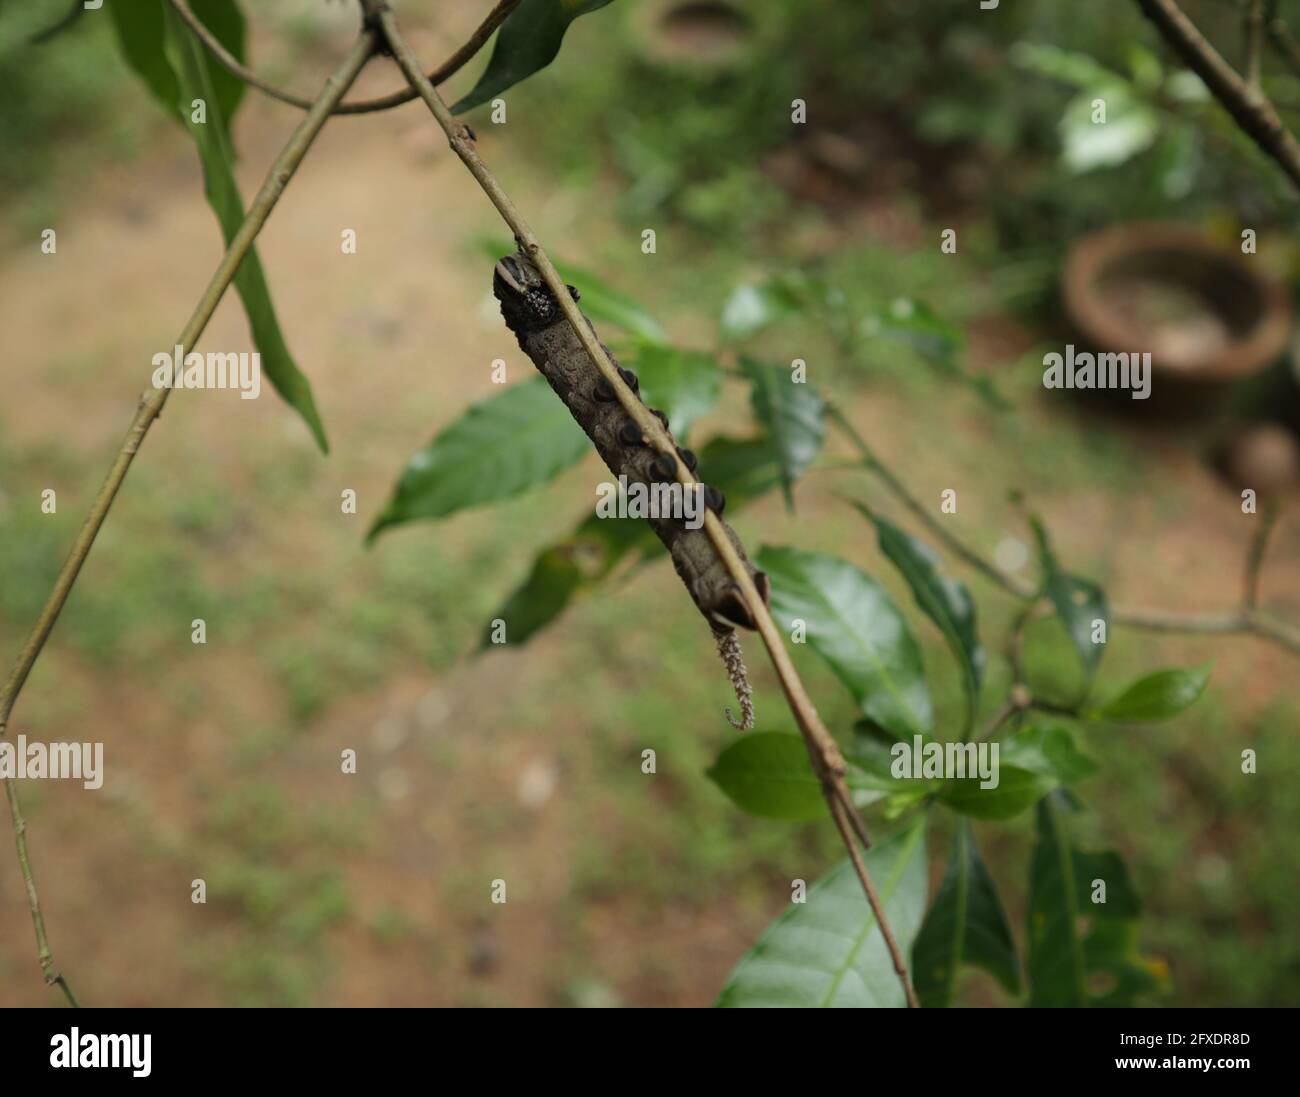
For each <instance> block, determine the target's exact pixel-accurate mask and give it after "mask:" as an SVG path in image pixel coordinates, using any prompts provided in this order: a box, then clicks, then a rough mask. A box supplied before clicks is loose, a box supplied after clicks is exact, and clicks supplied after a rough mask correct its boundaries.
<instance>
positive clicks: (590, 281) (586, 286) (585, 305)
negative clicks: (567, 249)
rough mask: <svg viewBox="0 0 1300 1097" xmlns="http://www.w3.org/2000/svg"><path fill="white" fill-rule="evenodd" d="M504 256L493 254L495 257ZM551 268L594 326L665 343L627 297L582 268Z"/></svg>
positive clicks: (655, 324) (663, 336)
mask: <svg viewBox="0 0 1300 1097" xmlns="http://www.w3.org/2000/svg"><path fill="white" fill-rule="evenodd" d="M504 254H505V252H497V255H498V257H499V256H501V255H504ZM555 269H556V270H558V271H559V272H560V277H561V278H563V279H564V280H565V282H567V283H568V284H569V285H572V286H575V287H576V288H577V290H578V293H579V294H580V295H581V301H580V304H581V306H582V311H583V312H585V313H586V314H587V316H588V317H590V318H591V319H592V320H593V321H595V322H596V323H601V324H614V325H615V326H616V327H620V328H622V329H623V330H624V331H626V332H628V333H629V334H631V335H635V336H637V337H638V338H639V339H643V340H645V341H646V342H649V343H657V344H662V343H666V342H667V340H668V336H667V334H665V332H664V329H663V328H661V327H660V326H659V322H658V321H657V320H655V318H654V317H653V316H651V315H650V314H649V313H648V312H646V310H645V309H644V308H642V306H641V305H640V304H638V303H637V302H636V301H634V300H633V299H632V298H631V297H629V296H628V295H627V294H625V293H622V292H620V291H619V290H616V289H614V288H613V287H612V286H610V285H609V284H608V283H606V282H604V281H602V280H601V279H600V278H598V277H596V275H594V274H592V273H591V271H589V270H585V269H584V268H582V267H575V266H570V265H569V264H568V263H565V264H563V265H561V264H559V263H556V265H555Z"/></svg>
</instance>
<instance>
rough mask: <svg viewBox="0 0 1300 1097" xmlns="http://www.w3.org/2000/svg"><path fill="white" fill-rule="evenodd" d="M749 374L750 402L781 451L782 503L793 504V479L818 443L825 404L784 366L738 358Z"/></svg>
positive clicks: (821, 435)
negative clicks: (797, 380) (784, 500)
mask: <svg viewBox="0 0 1300 1097" xmlns="http://www.w3.org/2000/svg"><path fill="white" fill-rule="evenodd" d="M740 368H741V371H742V372H743V373H744V374H745V376H746V377H748V378H749V380H750V383H751V385H752V387H751V389H750V404H751V406H752V407H753V410H754V418H755V419H757V420H758V422H759V423H760V424H762V426H763V428H764V429H765V430H766V431H767V433H768V436H769V437H770V438H771V439H772V441H773V443H775V445H776V448H777V452H778V453H780V455H781V468H782V473H781V480H782V488H783V489H784V491H785V499H786V504H787V505H788V506H791V507H793V505H794V494H793V488H794V482H795V481H796V480H797V479H799V477H800V476H802V475H803V472H804V470H805V469H806V468H807V467H808V466H809V465H810V464H812V462H813V458H815V457H816V456H817V452H818V450H820V449H821V446H822V437H823V435H824V433H825V422H824V419H825V416H826V405H825V403H823V401H822V398H821V397H820V396H818V395H817V390H816V389H814V388H813V387H812V386H811V385H810V384H808V383H807V382H806V381H800V382H796V381H795V380H794V378H793V376H792V375H791V371H790V370H789V369H787V368H786V367H784V366H770V365H767V364H765V363H763V362H756V361H754V360H753V359H752V358H746V357H742V358H741V359H740Z"/></svg>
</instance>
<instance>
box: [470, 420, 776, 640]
mask: <svg viewBox="0 0 1300 1097" xmlns="http://www.w3.org/2000/svg"><path fill="white" fill-rule="evenodd" d="M700 468H702V469H705V468H707V469H708V470H709V483H711V484H716V485H717V486H718V487H719V488H720V489H721V490H722V491H723V492H724V493H725V494H726V496H727V505H728V507H729V508H731V509H738V508H739V507H741V506H743V505H744V504H745V503H747V502H749V501H750V500H751V499H754V498H756V497H757V496H759V495H762V494H763V493H764V492H767V491H771V490H772V489H773V488H774V487H776V485H777V484H778V483H779V482H780V468H779V465H778V462H777V459H776V455H775V453H774V451H773V450H772V448H771V446H769V445H767V444H766V443H765V442H762V441H756V440H750V439H744V440H740V439H735V438H714V439H713V440H712V441H710V442H709V444H708V445H706V446H705V447H704V449H703V450H702V451H701V452H700ZM664 551H665V550H664V547H663V545H662V544H661V543H660V541H659V539H658V537H656V536H655V533H654V530H653V529H651V528H650V526H649V524H647V523H646V522H643V521H641V520H640V519H635V518H597V517H596V515H595V514H591V515H588V516H587V518H585V519H584V520H583V521H582V522H580V523H579V524H578V527H577V529H575V530H574V532H573V533H571V534H570V535H569V536H568V537H566V538H564V539H563V540H562V541H559V542H557V543H556V544H553V545H551V546H549V547H548V548H546V549H544V550H542V552H541V553H540V554H539V555H538V557H537V559H536V560H535V561H534V562H533V567H532V570H531V571H530V572H529V575H528V577H527V579H525V580H524V582H523V584H522V585H521V586H520V587H519V588H517V589H516V590H515V592H514V593H513V594H512V595H510V597H509V599H507V601H506V604H505V605H504V606H502V607H501V608H500V609H498V610H497V611H496V613H494V614H493V615H492V616H493V618H500V619H501V620H503V621H505V622H506V629H507V635H508V636H509V639H510V643H512V644H520V643H523V642H524V641H525V640H528V639H529V638H531V637H532V636H534V635H535V634H536V633H538V632H540V631H541V630H542V629H543V628H545V627H546V626H547V625H549V624H550V623H551V622H552V621H554V620H555V619H556V618H557V617H559V615H560V614H561V613H563V612H564V610H565V609H567V608H568V606H569V605H570V603H572V602H573V601H574V600H575V599H577V598H580V597H582V596H584V595H587V594H590V593H592V592H593V591H595V590H597V589H598V588H599V587H600V585H601V584H602V583H604V582H605V581H606V580H607V579H608V578H609V576H610V575H611V574H612V573H613V572H614V570H615V569H616V568H617V567H618V566H619V565H620V564H624V563H626V564H627V565H628V566H629V567H631V566H635V565H636V564H639V563H642V562H644V561H648V560H651V559H654V558H657V557H658V556H660V555H662V554H663V553H664ZM488 635H490V629H489V630H488V631H487V632H486V633H485V638H484V641H483V647H488V646H489V644H488V639H487V636H488Z"/></svg>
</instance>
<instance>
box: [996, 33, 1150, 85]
mask: <svg viewBox="0 0 1300 1097" xmlns="http://www.w3.org/2000/svg"><path fill="white" fill-rule="evenodd" d="M1009 56H1010V58H1011V61H1012V63H1013V64H1015V65H1018V66H1019V67H1020V68H1023V69H1026V70H1028V71H1029V72H1034V73H1037V74H1038V75H1039V76H1046V77H1048V78H1049V79H1052V80H1059V81H1060V82H1061V83H1063V84H1070V85H1071V86H1073V87H1075V88H1077V89H1078V90H1080V91H1089V90H1092V89H1094V88H1099V87H1109V86H1110V85H1113V84H1124V83H1125V80H1124V77H1122V76H1121V75H1120V74H1119V73H1117V72H1113V71H1112V70H1111V69H1108V68H1106V67H1105V66H1104V65H1100V64H1098V63H1097V62H1096V61H1095V60H1093V58H1092V57H1090V56H1089V55H1088V54H1086V53H1081V52H1078V51H1074V50H1064V49H1061V48H1060V47H1059V46H1053V45H1050V44H1048V43H1046V42H1017V43H1016V44H1015V45H1013V46H1012V47H1011V50H1010V54H1009Z"/></svg>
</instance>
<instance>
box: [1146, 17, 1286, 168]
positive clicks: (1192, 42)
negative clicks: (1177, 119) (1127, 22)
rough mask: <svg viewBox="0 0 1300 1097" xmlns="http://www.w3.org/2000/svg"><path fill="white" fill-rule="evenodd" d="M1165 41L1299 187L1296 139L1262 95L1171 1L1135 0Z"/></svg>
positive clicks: (1244, 130)
mask: <svg viewBox="0 0 1300 1097" xmlns="http://www.w3.org/2000/svg"><path fill="white" fill-rule="evenodd" d="M1137 3H1138V5H1139V6H1140V7H1141V8H1142V10H1143V12H1145V13H1146V16H1147V18H1148V19H1150V20H1151V22H1152V23H1154V24H1155V26H1156V29H1157V30H1158V31H1159V32H1160V33H1161V35H1162V36H1163V37H1164V39H1165V41H1166V42H1168V43H1169V45H1170V46H1172V47H1173V48H1174V50H1175V51H1176V52H1177V53H1178V54H1179V56H1181V57H1182V59H1183V60H1184V61H1185V62H1186V63H1187V64H1188V65H1189V66H1190V67H1191V69H1192V71H1194V72H1195V73H1196V75H1197V76H1199V77H1200V78H1201V79H1202V80H1203V81H1205V84H1206V86H1207V87H1208V88H1209V89H1210V91H1211V92H1212V93H1213V95H1214V97H1215V98H1216V99H1218V101H1219V102H1220V104H1222V106H1223V107H1224V109H1225V110H1227V112H1228V113H1229V114H1231V115H1232V117H1233V118H1234V119H1235V120H1236V123H1237V125H1238V126H1240V127H1241V129H1242V131H1243V132H1245V133H1246V134H1247V136H1249V137H1250V138H1251V139H1252V140H1254V142H1255V144H1257V145H1258V146H1259V147H1260V148H1261V149H1262V150H1263V151H1264V152H1266V153H1267V154H1268V155H1269V156H1271V157H1272V158H1273V159H1274V160H1275V161H1277V164H1278V166H1279V167H1281V168H1282V170H1283V171H1284V172H1286V174H1287V175H1288V176H1289V177H1290V179H1291V182H1292V183H1294V184H1295V185H1296V186H1297V187H1300V143H1297V142H1296V139H1295V137H1294V136H1293V135H1292V133H1291V131H1290V130H1289V129H1287V127H1286V125H1285V123H1283V121H1282V119H1281V118H1279V117H1278V114H1277V111H1276V110H1275V109H1274V108H1273V104H1272V103H1271V102H1269V100H1268V99H1267V97H1265V95H1264V94H1263V92H1261V91H1260V90H1259V88H1256V87H1252V86H1251V85H1250V84H1249V83H1247V82H1246V81H1245V80H1243V79H1242V78H1241V77H1240V76H1239V75H1237V73H1236V71H1235V70H1234V69H1233V67H1232V66H1231V65H1229V64H1228V62H1227V61H1225V60H1224V59H1223V56H1222V54H1220V53H1219V51H1218V50H1216V49H1215V48H1214V47H1213V46H1212V45H1211V44H1210V43H1209V42H1208V41H1207V40H1206V38H1205V36H1204V35H1203V34H1201V32H1200V31H1199V30H1197V28H1196V24H1195V23H1193V22H1192V21H1191V20H1190V19H1188V18H1187V16H1186V15H1184V14H1183V12H1182V9H1181V8H1179V6H1178V5H1177V4H1176V3H1175V2H1174V0H1137Z"/></svg>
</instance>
